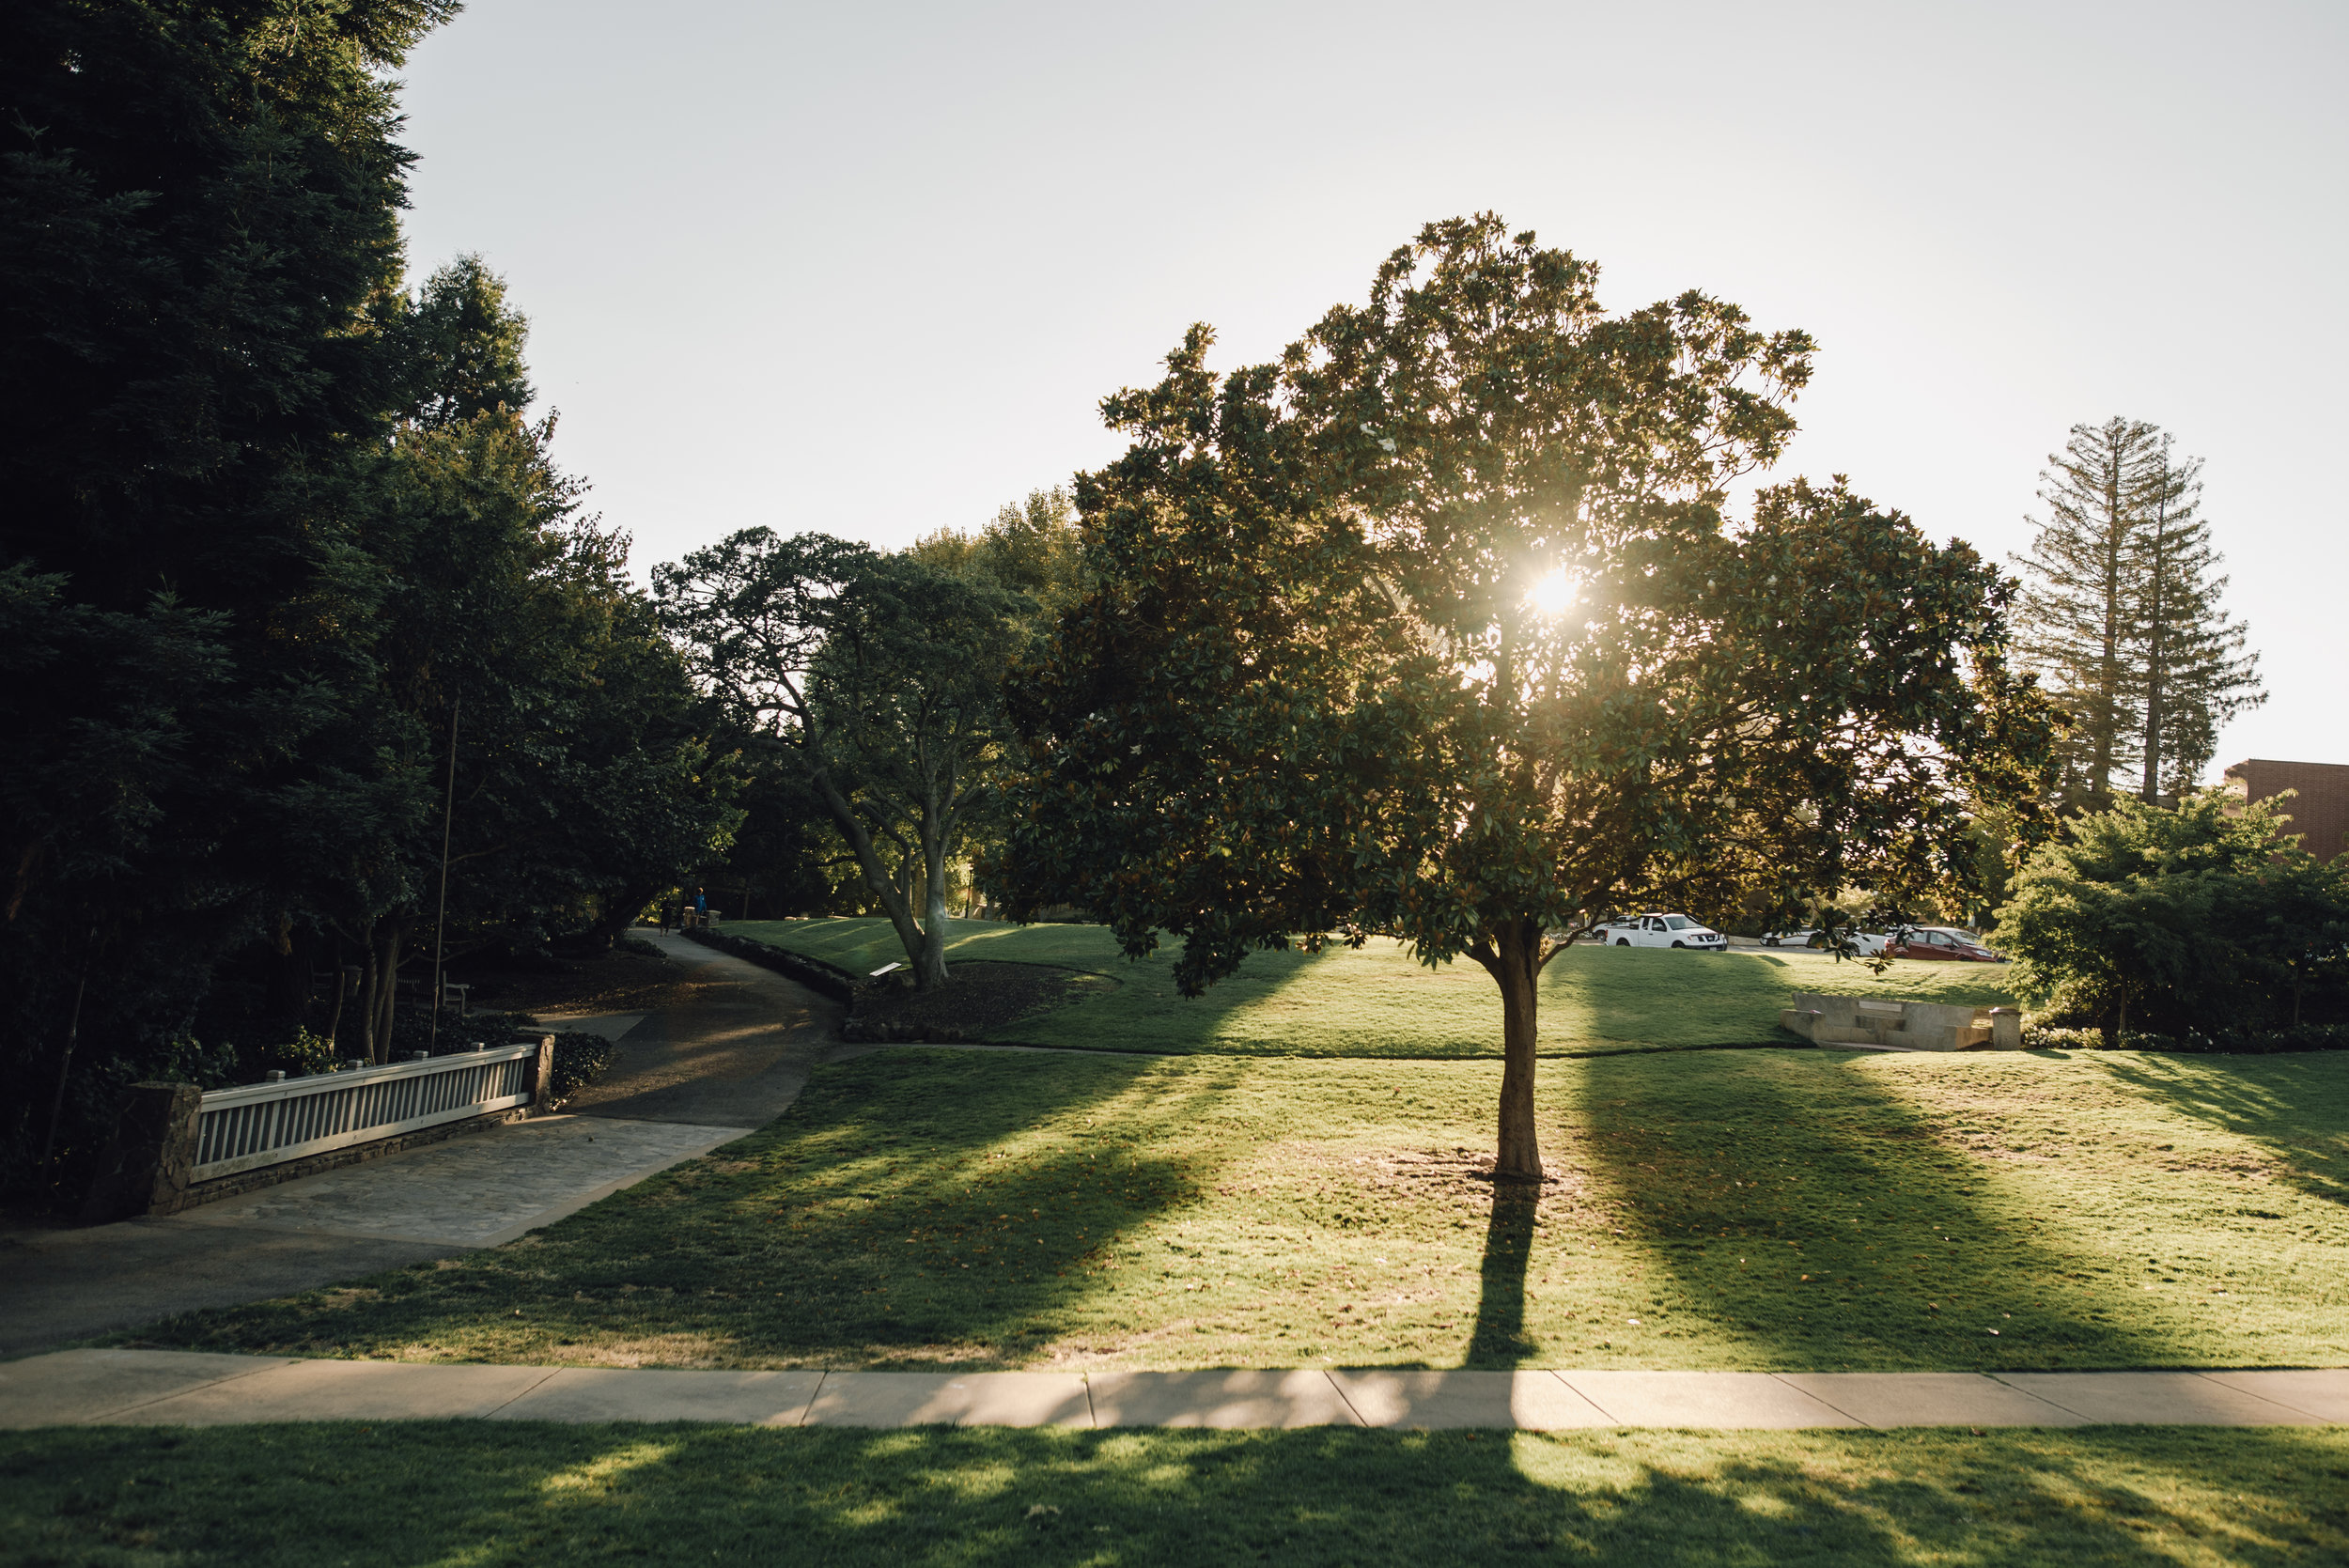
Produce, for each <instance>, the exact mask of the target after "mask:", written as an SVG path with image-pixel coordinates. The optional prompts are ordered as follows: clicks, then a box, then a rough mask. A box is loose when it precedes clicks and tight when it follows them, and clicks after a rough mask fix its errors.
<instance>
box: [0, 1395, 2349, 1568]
mask: <svg viewBox="0 0 2349 1568" xmlns="http://www.w3.org/2000/svg"><path fill="white" fill-rule="evenodd" d="M2345 1496H2349V1431H2345V1430H2343V1429H2341V1428H2330V1429H2314V1430H2282V1431H2279V1430H2265V1431H2261V1430H2238V1431H2209V1430H2201V1431H2195V1430H2179V1429H2172V1428H2136V1429H2116V1428H2103V1429H2082V1430H2077V1431H2071V1432H2064V1433H2060V1434H2058V1433H2043V1432H1992V1433H1988V1434H1984V1435H1979V1436H1976V1435H1968V1433H1966V1432H1964V1431H1922V1432H1899V1433H1846V1432H1754V1433H1735V1434H1721V1435H1705V1436H1696V1435H1691V1434H1688V1433H1672V1432H1637V1433H1634V1432H1626V1433H1570V1434H1569V1433H1561V1434H1533V1433H1523V1434H1517V1435H1516V1436H1504V1435H1498V1434H1468V1433H1459V1432H1440V1433H1383V1432H1375V1433H1369V1432H1351V1431H1330V1430H1323V1431H1310V1432H1251V1433H1224V1432H1127V1433H1071V1432H1053V1431H1006V1430H1003V1429H993V1430H988V1429H971V1430H962V1431H955V1430H940V1429H936V1428H932V1429H928V1430H921V1431H901V1432H887V1433H874V1432H855V1431H846V1430H820V1429H813V1430H811V1429H801V1430H797V1431H786V1432H776V1431H761V1430H757V1429H748V1430H745V1429H734V1428H723V1427H706V1426H704V1427H695V1426H683V1425H677V1426H601V1427H595V1426H547V1425H537V1424H534V1423H528V1422H519V1421H518V1422H513V1423H510V1424H508V1423H504V1422H488V1421H434V1422H409V1423H400V1424H385V1425H382V1426H379V1427H374V1428H368V1427H363V1426H358V1425H352V1424H341V1425H319V1426H301V1427H283V1426H280V1427H251V1426H247V1427H235V1428H212V1429H209V1430H194V1431H188V1430H176V1431H175V1430H165V1429H151V1428H150V1429H138V1428H116V1429H106V1428H100V1429H95V1430H93V1429H87V1428H84V1429H77V1430H51V1431H45V1432H39V1433H0V1560H5V1561H8V1562H12V1563H23V1564H33V1563H45V1564H59V1565H64V1564H75V1565H90V1568H100V1565H104V1568H116V1565H121V1568H129V1565H133V1564H136V1565H141V1568H145V1565H150V1564H164V1563H171V1564H185V1565H198V1564H211V1563H218V1564H235V1565H237V1568H246V1565H274V1564H287V1565H298V1568H311V1565H313V1564H318V1563H338V1564H353V1565H373V1564H401V1565H408V1564H425V1563H431V1564H451V1565H454V1564H465V1565H468V1568H492V1565H498V1564H522V1563H527V1564H537V1563H543V1562H553V1561H560V1562H565V1563H598V1562H641V1561H652V1562H662V1563H695V1564H708V1563H712V1562H720V1563H744V1562H757V1563H771V1562H819V1561H820V1562H825V1563H840V1564H863V1563H874V1564H879V1563H901V1562H918V1563H939V1564H986V1563H1004V1564H1014V1563H1016V1564H1021V1565H1026V1564H1032V1563H1033V1564H1078V1563H1082V1564H1088V1565H1096V1568H1111V1565H1121V1568H1124V1565H1133V1564H1143V1563H1179V1564H1185V1565H1189V1564H1200V1563H1224V1562H1237V1561H1257V1560H1270V1561H1277V1562H1281V1563H1283V1564H1320V1563H1332V1564H1335V1563H1346V1564H1380V1563H1397V1564H1408V1565H1411V1568H1418V1565H1421V1564H1425V1563H1430V1562H1444V1563H1450V1562H1478V1563H1481V1562H1512V1563H1514V1562H1523V1561H1526V1560H1571V1561H1581V1562H1596V1561H1603V1562H1610V1563H1629V1564H1641V1563H1674V1564H1714V1563H1719V1564H1732V1563H1735V1564H1766V1563H1805V1562H1822V1563H1824V1562H1833V1563H1839V1564H1843V1563H1861V1564H1877V1563H1881V1564H1911V1563H1925V1562H1945V1563H1946V1562H1959V1563H2010V1562H2014V1563H2021V1562H2030V1563H2062V1564H2081V1563H2092V1564H2103V1563H2113V1564H2155V1563H2159V1564H2164V1565H2178V1564H2244V1565H2265V1564H2276V1565H2279V1568H2281V1565H2283V1564H2300V1563H2310V1562H2320V1561H2327V1560H2330V1561H2339V1560H2342V1556H2343V1554H2344V1553H2349V1512H2344V1497H2345Z"/></svg>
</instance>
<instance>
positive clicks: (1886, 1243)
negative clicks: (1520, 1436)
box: [1551, 1050, 2180, 1371]
mask: <svg viewBox="0 0 2349 1568" xmlns="http://www.w3.org/2000/svg"><path fill="white" fill-rule="evenodd" d="M1574 1067H1575V1068H1577V1069H1579V1073H1580V1075H1581V1083H1582V1089H1583V1094H1582V1098H1583V1100H1584V1103H1585V1104H1586V1105H1587V1106H1588V1107H1589V1108H1590V1125H1589V1128H1588V1135H1587V1137H1586V1138H1585V1139H1584V1140H1583V1141H1582V1144H1581V1146H1580V1149H1579V1151H1578V1152H1579V1153H1580V1154H1581V1155H1583V1156H1584V1157H1586V1158H1587V1160H1588V1167H1587V1168H1588V1169H1589V1170H1590V1172H1592V1173H1593V1175H1594V1176H1595V1177H1597V1178H1599V1179H1600V1180H1602V1181H1603V1182H1604V1184H1605V1191H1606V1196H1607V1197H1608V1198H1609V1199H1610V1201H1611V1203H1612V1204H1613V1205H1614V1207H1615V1208H1616V1209H1617V1211H1618V1213H1619V1214H1620V1215H1621V1217H1622V1218H1621V1220H1620V1223H1621V1225H1622V1228H1623V1230H1624V1232H1625V1233H1626V1238H1627V1239H1628V1240H1629V1242H1631V1243H1632V1244H1633V1245H1635V1246H1638V1247H1639V1248H1640V1249H1641V1250H1642V1251H1643V1252H1644V1254H1645V1257H1646V1260H1647V1261H1648V1263H1649V1264H1650V1265H1652V1266H1654V1267H1656V1268H1657V1269H1659V1270H1660V1271H1661V1274H1662V1278H1661V1280H1660V1281H1657V1289H1656V1290H1655V1291H1654V1294H1653V1296H1651V1298H1650V1301H1649V1310H1650V1312H1651V1313H1652V1314H1653V1315H1652V1316H1649V1315H1648V1314H1642V1315H1643V1317H1644V1318H1645V1320H1646V1321H1645V1323H1644V1327H1645V1329H1646V1333H1645V1335H1644V1336H1643V1337H1642V1336H1635V1337H1634V1338H1633V1340H1632V1349H1633V1351H1634V1353H1635V1354H1636V1355H1638V1356H1639V1357H1640V1358H1641V1363H1640V1364H1649V1365H1668V1364H1670V1362H1671V1359H1672V1357H1673V1355H1674V1350H1673V1347H1672V1338H1671V1334H1670V1330H1672V1329H1673V1328H1675V1327H1681V1326H1682V1325H1683V1324H1685V1323H1686V1322H1687V1320H1688V1318H1694V1319H1695V1320H1696V1324H1697V1326H1699V1327H1702V1326H1703V1325H1706V1324H1707V1323H1709V1324H1710V1326H1711V1330H1710V1337H1716V1338H1719V1337H1727V1338H1729V1339H1731V1340H1733V1341H1734V1342H1735V1343H1736V1344H1737V1346H1738V1347H1739V1349H1740V1351H1741V1354H1740V1355H1739V1357H1738V1359H1739V1360H1740V1361H1742V1362H1743V1364H1747V1365H1752V1366H1765V1367H1771V1368H1781V1369H1787V1370H1813V1371H1835V1370H1840V1369H1843V1368H1853V1369H1856V1370H1893V1369H1900V1368H1943V1369H1968V1368H1999V1367H2014V1368H2032V1367H2079V1366H2152V1365H2168V1364H2174V1363H2175V1362H2176V1361H2178V1360H2179V1359H2180V1357H2179V1355H2178V1353H2177V1352H2176V1350H2175V1349H2174V1348H2173V1347H2172V1345H2171V1343H2170V1342H2169V1340H2168V1339H2167V1338H2166V1337H2165V1336H2164V1335H2162V1334H2161V1333H2160V1332H2158V1331H2157V1330H2155V1329H2151V1328H2148V1327H2141V1326H2140V1327H2132V1326H2131V1325H2130V1324H2129V1323H2128V1322H2125V1321H2123V1317H2124V1316H2125V1315H2126V1314H2125V1313H2123V1312H2116V1310H2115V1309H2116V1305H2117V1300H2116V1294H2115V1293H2116V1291H2117V1287H2118V1286H2119V1285H2121V1284H2123V1283H2124V1282H2133V1280H2132V1281H2121V1280H2119V1279H2118V1278H2117V1277H2116V1276H2115V1273H2114V1271H2115V1269H2116V1268H2121V1269H2123V1270H2125V1268H2126V1260H2125V1259H2123V1258H2121V1257H2119V1256H2117V1255H2114V1256H2106V1255H2103V1254H2099V1253H2095V1252H2092V1251H2089V1250H2069V1249H2065V1248H2063V1247H2061V1245H2057V1246H2047V1245H2043V1244H2042V1242H2041V1241H2040V1239H2039V1235H2040V1231H2041V1226H2042V1221H2043V1219H2044V1216H2043V1214H2042V1213H2041V1212H2040V1209H2039V1206H2038V1205H2039V1204H2041V1203H2044V1202H2046V1200H2047V1199H2048V1198H2049V1197H2050V1196H2051V1194H2050V1193H2049V1192H2048V1191H2047V1190H2046V1188H2041V1189H2038V1190H2036V1191H2033V1190H2030V1189H2027V1188H2025V1189H2012V1188H2011V1187H2010V1184H2007V1183H2005V1182H2004V1181H2003V1179H2002V1178H2000V1177H1999V1175H1997V1174H1996V1173H1995V1172H1993V1171H1992V1170H1990V1169H1989V1168H1988V1167H1987V1165H1986V1163H1985V1162H1984V1161H1983V1160H1982V1159H1981V1158H1980V1157H1979V1156H1977V1155H1976V1154H1974V1153H1973V1152H1971V1151H1969V1150H1968V1149H1965V1148H1962V1147H1958V1146H1955V1145H1954V1144H1953V1142H1952V1141H1951V1140H1950V1138H1949V1136H1948V1127H1947V1125H1946V1124H1947V1122H1948V1121H1949V1120H1950V1119H1951V1115H1950V1113H1937V1112H1935V1111H1933V1110H1931V1109H1930V1108H1922V1107H1921V1106H1920V1105H1918V1104H1917V1103H1915V1102H1912V1101H1910V1100H1907V1099H1905V1098H1903V1097H1901V1096H1899V1095H1898V1094H1895V1093H1893V1092H1891V1090H1890V1089H1889V1088H1888V1087H1886V1085H1885V1083H1884V1082H1882V1081H1880V1080H1879V1079H1878V1078H1877V1076H1876V1073H1875V1071H1871V1070H1870V1069H1869V1068H1867V1067H1866V1066H1865V1065H1863V1064H1862V1063H1861V1062H1860V1061H1859V1060H1857V1059H1854V1058H1849V1057H1844V1056H1841V1055H1838V1054H1829V1053H1823V1052H1818V1051H1811V1050H1787V1051H1782V1052H1781V1051H1750V1052H1736V1053H1724V1054H1710V1053H1708V1054H1703V1055H1687V1056H1674V1057H1670V1058H1655V1057H1651V1058H1634V1059H1623V1058H1616V1059H1602V1060H1595V1061H1591V1062H1587V1063H1575V1064H1574ZM1563 1070H1565V1064H1563V1063H1562V1064H1560V1065H1559V1066H1557V1067H1553V1068H1552V1069H1551V1071H1552V1072H1553V1073H1556V1072H1560V1071H1563ZM1958 1114H1962V1113H1958ZM2129 1299H2130V1301H2131V1302H2132V1307H2133V1308H2135V1307H2137V1306H2141V1304H2139V1303H2135V1300H2134V1298H2133V1297H2132V1298H2129ZM1682 1314H1687V1317H1683V1315H1682Z"/></svg>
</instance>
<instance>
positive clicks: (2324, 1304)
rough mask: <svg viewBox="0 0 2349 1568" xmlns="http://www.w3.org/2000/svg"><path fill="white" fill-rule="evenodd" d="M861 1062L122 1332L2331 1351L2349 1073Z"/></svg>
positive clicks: (1681, 1062)
mask: <svg viewBox="0 0 2349 1568" xmlns="http://www.w3.org/2000/svg"><path fill="white" fill-rule="evenodd" d="M1499 1070H1500V1068H1499V1065H1498V1063H1490V1062H1438V1063H1428V1062H1423V1063H1392V1062H1364V1061H1316V1060H1287V1061H1267V1060H1241V1059H1235V1058H1202V1057H1130V1056H1129V1057H1111V1056H1101V1055H1084V1054H1078V1053H1073V1052H1072V1053H1045V1052H986V1051H956V1050H939V1049H929V1048H891V1049H885V1050H879V1051H877V1052H875V1053H874V1054H870V1055H867V1056H864V1057H863V1058H861V1059H858V1060H856V1061H852V1062H848V1063H841V1064H837V1065H834V1066H831V1067H827V1068H823V1069H820V1070H818V1072H817V1074H816V1076H815V1077H814V1079H812V1080H811V1081H810V1083H809V1085H808V1088H807V1089H806V1091H805V1092H804V1093H803V1094H802V1095H801V1098H800V1100H799V1101H798V1103H797V1104H795V1105H794V1106H793V1107H792V1109H791V1110H789V1111H788V1112H786V1114H785V1115H784V1116H782V1117H781V1118H779V1119H777V1120H776V1121H775V1122H774V1123H773V1124H771V1125H770V1126H768V1127H767V1128H765V1129H764V1130H762V1131H760V1132H758V1133H756V1134H754V1135H752V1136H751V1137H749V1138H746V1139H744V1140H741V1141H738V1142H735V1143H732V1144H729V1145H727V1146H725V1147H724V1148H723V1149H721V1150H718V1151H716V1152H715V1153H714V1154H712V1155H711V1156H709V1157H706V1158H704V1159H701V1160H697V1161H694V1162H692V1163H690V1164H688V1165H685V1166H681V1167H679V1168H677V1169H676V1170H674V1171H672V1172H668V1173H666V1174H664V1175H661V1176H658V1177H655V1178H652V1179H651V1180H648V1181H646V1182H645V1183H644V1184H642V1185H640V1186H638V1187H635V1188H630V1189H629V1190H628V1191H626V1192H623V1193H620V1194H617V1195H615V1196H614V1197H612V1198H610V1199H607V1200H605V1201H604V1202H602V1203H599V1204H597V1205H595V1206H594V1207H592V1208H589V1209H587V1210H585V1211H583V1212H582V1213H580V1214H577V1215H574V1216H572V1217H571V1218H569V1219H565V1220H563V1221H561V1222H559V1223H557V1224H555V1225H553V1226H551V1227H549V1228H547V1229H546V1230H544V1231H542V1232H539V1233H537V1234H534V1235H532V1236H529V1237H525V1238H524V1239H522V1240H521V1241H519V1242H516V1243H514V1244H512V1245H510V1246H507V1247H503V1248H498V1249H493V1250H485V1251H481V1252H476V1253H472V1254H469V1255H467V1256H465V1257H462V1258H457V1259H449V1260H443V1261H442V1262H439V1263H437V1264H426V1265H418V1266H417V1267H415V1268H412V1269H408V1270H403V1271H398V1272H394V1273H389V1274H384V1275H381V1276H377V1277H375V1278H373V1279H370V1280H366V1281H360V1282H358V1283H355V1284H352V1285H349V1286H345V1287H342V1288H339V1289H333V1290H324V1291H318V1292H313V1293H310V1294H308V1295H304V1296H294V1297H290V1298H288V1299H285V1300H280V1301H275V1302H267V1303H262V1304H258V1305H255V1306H250V1307H245V1308H241V1309H237V1310H234V1311H226V1312H206V1313H196V1314H190V1315H188V1316H185V1317H181V1318H178V1319H173V1320H169V1321H167V1322H165V1323H163V1324H161V1325H158V1326H155V1327H150V1328H148V1329H147V1330H143V1331H142V1332H141V1333H139V1334H137V1335H134V1336H125V1337H124V1338H123V1340H122V1341H121V1342H119V1343H149V1344H161V1345H181V1346H187V1347H191V1348H204V1349H214V1350H251V1351H272V1352H289V1353H294V1354H303V1355H327V1356H364V1357H389V1358H406V1359H422V1360H482V1361H500V1362H511V1361H524V1362H538V1363H552V1362H574V1363H583V1364H601V1365H669V1366H748V1367H784V1366H809V1365H824V1366H833V1367H919V1366H931V1367H987V1366H995V1367H1003V1366H1061V1367H1075V1368H1082V1367H1089V1366H1103V1367H1107V1366H1133V1367H1166V1368H1180V1367H1217V1366H1285V1365H1315V1364H1320V1365H1328V1364H1337V1365H1355V1366H1434V1367H1450V1366H1461V1365H1467V1366H1481V1367H1501V1366H1512V1365H1535V1366H1543V1365H1547V1366H1569V1367H1574V1366H1579V1367H1656V1368H1756V1369H1812V1370H1822V1371H1835V1370H1844V1369H1849V1370H1859V1371H1866V1370H1889V1369H1909V1368H1943V1369H1963V1368H2043V1367H2146V1366H2177V1365H2189V1366H2214V1365H2215V1366H2256V1365H2288V1366H2293V1365H2296V1366H2306V1365H2339V1364H2342V1363H2343V1362H2344V1361H2349V1252H2345V1251H2344V1250H2343V1249H2342V1248H2341V1204H2342V1203H2343V1201H2344V1200H2345V1199H2349V1058H2343V1057H2341V1056H2339V1055H2332V1054H2326V1055H2311V1056H2298V1057H2255V1058H2233V1059H2229V1058H2210V1057H2131V1056H2116V1055H2113V1054H2111V1053H2104V1052H2098V1053H2092V1054H2091V1053H2078V1054H2076V1055H2070V1056H2066V1055H2062V1054H2060V1053H2044V1054H2043V1053H2032V1054H2028V1055H2025V1054H2019V1053H2018V1054H2001V1055H1999V1056H1996V1057H1992V1056H1983V1055H1925V1054H1913V1055H1897V1056H1890V1055H1867V1054H1844V1053H1831V1052H1825V1051H1816V1050H1795V1049H1787V1050H1754V1051H1713V1052H1692V1053H1687V1054H1655V1055H1641V1056H1609V1057H1593V1058H1585V1059H1578V1060H1571V1061H1564V1062H1560V1063H1554V1064H1553V1065H1552V1066H1551V1067H1550V1068H1549V1069H1548V1071H1547V1072H1546V1074H1545V1090H1544V1097H1543V1101H1542V1107H1541V1109H1542V1125H1541V1128H1540V1130H1541V1135H1542V1136H1543V1138H1544V1139H1546V1140H1547V1141H1548V1144H1549V1146H1550V1147H1551V1148H1552V1149H1553V1150H1555V1151H1556V1152H1557V1154H1558V1156H1559V1158H1558V1160H1557V1162H1556V1169H1555V1170H1554V1171H1553V1172H1551V1175H1550V1178H1549V1179H1548V1181H1547V1182H1546V1183H1545V1184H1544V1185H1543V1186H1542V1187H1541V1188H1539V1189H1538V1192H1537V1193H1532V1192H1525V1191H1523V1189H1520V1188H1516V1187H1514V1186H1511V1185H1508V1184H1503V1185H1502V1186H1501V1188H1498V1189H1497V1188H1496V1187H1495V1185H1494V1184H1493V1183H1492V1182H1491V1181H1490V1180H1489V1172H1490V1170H1491V1160H1490V1157H1489V1154H1488V1153H1487V1152H1486V1149H1487V1148H1488V1145H1486V1137H1485V1135H1486V1131H1487V1129H1488V1127H1489V1117H1490V1115H1491V1105H1492V1092H1493V1085H1494V1081H1495V1075H1496V1074H1497V1073H1498V1071H1499Z"/></svg>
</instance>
